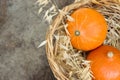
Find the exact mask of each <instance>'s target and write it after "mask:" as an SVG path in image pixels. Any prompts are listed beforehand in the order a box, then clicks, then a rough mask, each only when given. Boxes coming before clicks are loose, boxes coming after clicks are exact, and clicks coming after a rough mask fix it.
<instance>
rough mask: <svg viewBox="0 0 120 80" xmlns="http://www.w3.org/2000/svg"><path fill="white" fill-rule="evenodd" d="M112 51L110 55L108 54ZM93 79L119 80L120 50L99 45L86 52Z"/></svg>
mask: <svg viewBox="0 0 120 80" xmlns="http://www.w3.org/2000/svg"><path fill="white" fill-rule="evenodd" d="M110 53H112V55H108V54H110ZM87 60H90V61H91V63H90V65H91V71H92V72H93V76H94V77H95V80H120V51H119V50H118V49H116V48H114V47H112V46H107V45H105V46H101V47H99V48H97V49H95V50H94V51H92V52H90V54H88V57H87Z"/></svg>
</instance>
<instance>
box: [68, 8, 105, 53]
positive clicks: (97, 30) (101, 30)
mask: <svg viewBox="0 0 120 80" xmlns="http://www.w3.org/2000/svg"><path fill="white" fill-rule="evenodd" d="M71 17H72V18H73V19H74V20H73V21H67V24H68V27H67V29H68V31H69V33H70V37H71V43H72V45H73V47H74V48H77V49H81V50H84V51H88V50H92V49H95V48H97V47H98V46H100V45H101V44H102V43H103V41H104V39H105V38H106V34H107V23H106V21H105V19H104V17H103V16H102V14H100V13H99V12H97V11H96V10H94V9H91V8H80V9H78V10H76V11H74V12H73V13H72V14H71Z"/></svg>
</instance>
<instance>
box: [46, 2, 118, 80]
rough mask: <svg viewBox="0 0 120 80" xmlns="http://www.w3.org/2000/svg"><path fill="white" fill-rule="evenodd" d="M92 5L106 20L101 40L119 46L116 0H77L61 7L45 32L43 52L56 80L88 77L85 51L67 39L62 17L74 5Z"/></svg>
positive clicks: (87, 78) (79, 6) (80, 79)
mask: <svg viewBox="0 0 120 80" xmlns="http://www.w3.org/2000/svg"><path fill="white" fill-rule="evenodd" d="M81 7H90V8H94V9H96V10H97V11H99V12H100V13H102V14H103V15H104V16H105V19H106V21H107V23H108V33H107V38H106V40H105V41H104V43H103V44H107V45H112V46H114V47H116V48H118V49H120V22H119V21H120V0H81V1H80V2H77V3H73V4H71V5H69V6H66V7H64V8H63V9H62V10H61V11H60V13H59V14H58V15H57V17H56V18H55V20H54V21H53V23H52V24H51V25H50V27H49V29H48V32H47V36H46V39H47V44H46V54H47V58H48V62H49V65H50V67H51V69H52V71H53V73H54V76H55V77H56V78H57V80H92V78H93V76H92V72H91V71H90V65H89V61H87V60H86V52H84V51H81V50H77V49H74V48H73V47H72V45H71V43H70V38H69V32H68V31H67V24H66V23H65V20H66V19H71V18H70V16H68V15H70V14H71V13H72V12H73V11H74V10H75V9H77V8H81Z"/></svg>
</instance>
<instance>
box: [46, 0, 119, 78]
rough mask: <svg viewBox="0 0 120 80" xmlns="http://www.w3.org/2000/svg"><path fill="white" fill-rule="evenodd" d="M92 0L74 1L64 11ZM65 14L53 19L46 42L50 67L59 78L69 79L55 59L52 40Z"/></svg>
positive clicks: (115, 0)
mask: <svg viewBox="0 0 120 80" xmlns="http://www.w3.org/2000/svg"><path fill="white" fill-rule="evenodd" d="M91 1H95V0H88V2H83V3H81V2H77V3H73V4H70V5H68V6H66V7H64V8H63V9H62V11H64V12H69V11H71V10H73V9H77V8H79V7H80V6H83V5H85V4H87V3H89V2H91ZM111 1H112V2H115V3H118V2H119V3H120V1H119V0H111ZM119 3H118V4H119ZM64 16H65V15H62V14H61V13H59V14H58V15H57V17H56V18H55V20H54V21H53V23H52V25H50V27H49V29H48V31H47V33H46V39H47V41H48V42H47V44H46V55H47V59H48V62H49V65H50V68H51V69H52V72H53V74H54V76H55V77H56V78H57V80H69V79H68V78H66V76H65V75H63V74H62V73H60V72H59V69H57V66H58V65H57V64H56V62H55V61H54V49H53V41H52V39H53V35H54V32H55V30H56V27H58V26H59V25H60V24H61V21H62V19H63V18H64ZM58 19H59V20H58ZM50 48H51V49H50Z"/></svg>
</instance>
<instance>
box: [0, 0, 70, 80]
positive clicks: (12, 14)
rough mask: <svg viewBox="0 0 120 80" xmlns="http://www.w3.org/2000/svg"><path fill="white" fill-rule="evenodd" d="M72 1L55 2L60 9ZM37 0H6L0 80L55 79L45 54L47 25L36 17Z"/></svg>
mask: <svg viewBox="0 0 120 80" xmlns="http://www.w3.org/2000/svg"><path fill="white" fill-rule="evenodd" d="M71 1H72V0H64V2H63V1H61V0H60V1H59V0H58V1H57V4H59V5H58V6H59V7H60V8H62V7H63V6H65V5H66V4H69V3H70V2H71ZM35 2H36V0H7V17H6V20H5V23H4V24H3V25H2V26H0V80H54V79H55V78H54V77H53V75H52V72H51V70H50V68H49V65H48V62H47V58H46V55H45V47H41V48H37V47H38V45H39V44H40V42H42V41H43V40H45V34H46V30H47V28H48V24H47V23H46V22H45V21H44V20H43V18H42V16H43V15H44V12H43V14H40V15H38V14H37V11H38V6H36V4H35Z"/></svg>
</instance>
